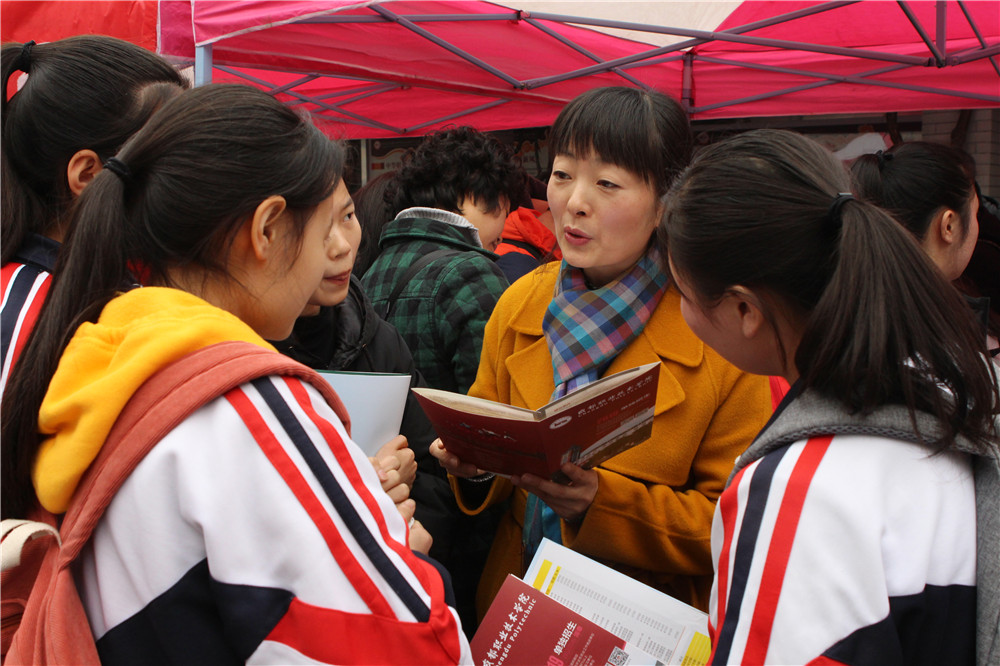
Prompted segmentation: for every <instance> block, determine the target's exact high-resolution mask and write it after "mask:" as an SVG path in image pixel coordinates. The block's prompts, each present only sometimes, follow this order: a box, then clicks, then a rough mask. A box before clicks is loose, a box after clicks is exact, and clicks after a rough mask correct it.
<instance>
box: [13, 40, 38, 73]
mask: <svg viewBox="0 0 1000 666" xmlns="http://www.w3.org/2000/svg"><path fill="white" fill-rule="evenodd" d="M34 45H35V40H33V39H32V40H31V41H29V42H25V43H24V44H22V45H21V52H20V53H19V54H17V59H16V60H15V61H14V69H16V70H20V71H22V72H24V73H25V74H28V73H30V72H31V47H33V46H34Z"/></svg>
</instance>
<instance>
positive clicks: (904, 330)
mask: <svg viewBox="0 0 1000 666" xmlns="http://www.w3.org/2000/svg"><path fill="white" fill-rule="evenodd" d="M849 183H850V181H849V178H848V174H847V173H846V171H845V170H844V169H843V167H842V166H841V165H840V163H839V162H837V160H836V159H835V158H834V157H833V156H832V155H831V154H830V153H829V152H828V151H826V150H825V149H823V148H822V147H820V146H819V145H818V144H816V143H814V142H812V141H810V140H808V139H806V138H804V137H802V136H800V135H798V134H795V133H792V132H787V131H781V130H758V131H753V132H747V133H744V134H741V135H738V136H736V137H733V138H731V139H728V140H726V141H723V142H720V143H718V144H715V145H713V146H710V147H709V148H707V149H706V150H705V151H703V152H702V153H701V154H700V155H699V156H698V157H697V158H696V159H695V161H694V163H692V165H691V167H690V168H689V169H688V170H687V171H686V172H685V173H684V174H683V175H682V176H681V178H680V179H679V180H678V182H677V183H676V184H675V186H674V188H673V190H672V192H671V195H670V196H669V197H668V203H667V211H666V214H665V218H664V227H663V229H662V230H661V231H662V233H661V239H664V240H665V241H666V242H667V243H668V245H669V255H670V257H671V260H672V261H673V264H674V266H675V268H676V269H677V270H678V271H679V272H680V273H682V274H683V275H684V276H686V277H687V279H688V281H689V282H690V283H691V284H692V285H693V287H694V291H695V292H696V295H697V299H698V300H699V302H701V303H703V304H711V303H714V302H717V301H718V300H719V299H721V298H722V297H723V296H724V295H725V293H726V292H727V291H728V290H729V289H730V288H732V287H734V286H737V285H742V286H745V287H747V288H750V289H753V290H760V291H762V292H766V293H769V294H772V295H773V296H775V297H776V299H775V300H776V301H777V302H778V303H780V304H781V305H780V307H782V308H783V309H784V310H786V311H787V313H790V314H791V315H792V316H793V317H795V318H796V319H797V320H798V321H800V322H803V323H804V326H803V328H802V335H801V339H800V341H799V344H798V347H797V350H796V353H795V357H794V363H795V366H796V369H797V370H798V373H799V376H800V380H801V382H802V383H803V385H804V387H805V388H808V389H813V390H816V391H818V392H819V393H821V394H823V395H825V396H828V397H830V398H832V399H835V400H837V401H839V402H841V403H842V404H843V405H844V406H845V407H846V408H847V409H848V410H850V411H852V412H860V413H869V412H871V411H872V410H873V409H875V408H877V407H879V406H881V405H886V404H903V405H906V406H907V408H908V409H909V410H910V412H911V414H914V415H915V413H916V412H917V411H924V412H928V413H930V414H932V415H934V416H935V417H937V421H938V423H939V424H940V425H941V428H942V431H943V439H942V440H941V441H940V444H941V445H942V446H949V445H951V444H952V443H953V442H954V439H955V437H957V436H958V435H964V436H966V437H968V438H969V440H970V441H972V442H973V443H974V444H975V445H976V446H979V447H980V448H981V449H983V450H987V449H995V448H996V440H995V438H996V432H995V426H994V421H993V418H994V415H995V414H996V413H997V411H998V409H1000V400H998V396H997V390H996V374H995V371H994V369H993V367H992V364H990V363H988V362H986V360H985V358H984V356H985V353H986V349H985V341H984V339H983V337H982V336H981V335H980V334H979V332H978V329H977V328H976V325H975V322H974V320H973V317H972V314H971V312H970V311H969V309H968V307H967V306H966V305H965V303H964V302H963V301H962V299H961V297H960V296H959V295H958V293H957V292H956V291H955V290H954V289H953V288H952V287H951V286H950V285H949V284H948V283H947V282H945V281H944V279H943V278H942V277H941V275H940V274H939V273H938V271H937V270H936V268H935V267H934V265H933V264H932V263H931V262H930V260H929V259H928V258H927V257H926V255H925V254H924V253H923V252H922V251H921V249H920V248H919V246H918V245H917V244H916V241H915V240H914V239H913V238H912V237H911V236H910V235H909V234H908V233H906V231H905V230H903V229H902V228H901V227H900V226H899V225H898V224H896V223H895V221H894V220H893V219H892V218H891V217H890V216H889V215H888V214H887V213H885V212H884V211H883V210H881V209H879V208H877V207H875V206H874V205H871V204H868V203H865V202H863V201H860V200H854V199H850V198H847V197H839V198H838V195H839V193H843V192H847V191H848V188H849ZM834 202H837V204H838V205H836V206H833V204H834ZM773 314H774V313H771V315H772V316H773ZM942 386H943V387H946V388H947V391H942V390H941V387H942ZM925 434H927V433H925Z"/></svg>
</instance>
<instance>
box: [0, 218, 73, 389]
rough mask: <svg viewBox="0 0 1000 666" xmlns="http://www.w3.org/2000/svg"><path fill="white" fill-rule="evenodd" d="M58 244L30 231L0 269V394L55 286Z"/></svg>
mask: <svg viewBox="0 0 1000 666" xmlns="http://www.w3.org/2000/svg"><path fill="white" fill-rule="evenodd" d="M58 254H59V243H57V242H55V241H54V240H51V239H49V238H45V237H44V236H39V235H37V234H31V235H30V236H28V238H27V240H26V241H25V242H24V244H23V245H22V246H21V247H20V248H18V251H17V253H16V254H15V255H14V257H13V259H12V260H11V261H9V262H7V263H6V264H4V265H3V269H2V271H0V395H2V394H3V390H4V388H6V386H7V379H8V377H10V372H11V369H12V368H13V367H14V361H16V360H17V357H18V356H20V354H21V351H22V350H24V346H25V345H26V344H27V342H28V336H29V335H30V334H31V331H32V329H34V327H35V321H36V320H37V319H38V313H39V312H40V311H41V309H42V304H43V303H44V302H45V296H46V295H47V294H48V292H49V287H50V286H51V285H52V269H53V267H54V266H55V264H56V257H57V255H58Z"/></svg>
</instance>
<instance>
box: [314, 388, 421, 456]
mask: <svg viewBox="0 0 1000 666" xmlns="http://www.w3.org/2000/svg"><path fill="white" fill-rule="evenodd" d="M319 374H320V375H321V376H322V377H323V379H325V380H326V381H328V382H330V385H331V386H333V390H334V391H336V392H337V395H338V396H340V399H341V400H342V401H343V403H344V407H346V408H347V413H348V414H350V416H351V439H353V440H354V442H355V443H356V444H357V445H358V446H360V447H361V449H362V450H363V451H364V452H365V454H366V455H368V456H374V455H375V453H376V452H377V451H378V450H379V449H380V448H382V446H384V445H385V444H386V443H387V442H388V441H389V440H390V439H392V438H393V437H395V436H396V435H398V434H399V427H400V425H401V424H402V422H403V409H404V408H405V407H406V396H407V394H408V393H409V391H410V375H405V374H389V373H378V372H330V371H323V370H321V371H320V373H319Z"/></svg>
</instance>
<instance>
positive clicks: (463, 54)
mask: <svg viewBox="0 0 1000 666" xmlns="http://www.w3.org/2000/svg"><path fill="white" fill-rule="evenodd" d="M371 9H373V10H374V11H376V12H378V13H379V14H381V15H382V16H384V17H385V18H386V19H388V20H390V21H393V22H395V23H398V24H399V25H401V26H403V27H404V28H406V29H407V30H410V31H411V32H414V33H416V34H418V35H420V36H421V37H423V38H424V39H426V40H428V41H430V42H432V43H434V44H437V45H438V46H440V47H441V48H443V49H445V50H447V51H450V52H452V53H454V54H455V55H457V56H458V57H459V58H462V59H463V60H466V61H468V62H470V63H472V64H473V65H475V66H476V67H479V68H480V69H482V70H483V71H486V72H489V73H490V74H492V75H493V76H495V77H497V78H499V79H501V80H503V81H506V82H507V83H509V84H510V85H512V86H513V87H514V88H523V87H524V84H523V83H522V82H521V81H518V80H517V79H515V78H514V77H513V76H510V75H509V74H506V73H504V72H501V71H500V70H499V69H497V68H496V67H494V66H493V65H490V64H489V63H487V62H486V61H485V60H480V59H479V58H477V57H476V56H474V55H472V54H471V53H469V52H467V51H464V50H462V49H460V48H458V47H457V46H455V45H454V44H451V43H449V42H446V41H445V40H443V39H441V38H440V37H438V36H437V35H435V34H433V33H430V32H427V31H426V30H424V29H423V28H421V27H420V26H418V25H416V24H415V23H413V21H410V20H408V19H406V18H405V17H403V16H400V15H399V14H396V13H394V12H392V11H389V10H388V9H386V8H385V7H383V6H382V5H380V4H378V3H376V4H373V5H371Z"/></svg>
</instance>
